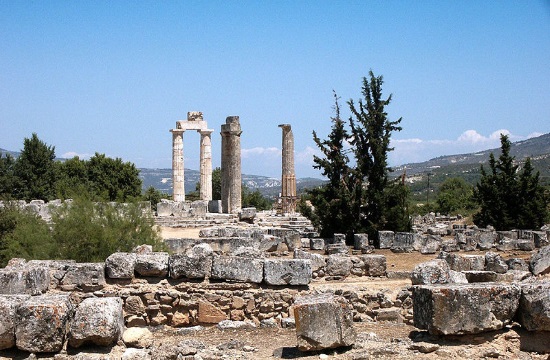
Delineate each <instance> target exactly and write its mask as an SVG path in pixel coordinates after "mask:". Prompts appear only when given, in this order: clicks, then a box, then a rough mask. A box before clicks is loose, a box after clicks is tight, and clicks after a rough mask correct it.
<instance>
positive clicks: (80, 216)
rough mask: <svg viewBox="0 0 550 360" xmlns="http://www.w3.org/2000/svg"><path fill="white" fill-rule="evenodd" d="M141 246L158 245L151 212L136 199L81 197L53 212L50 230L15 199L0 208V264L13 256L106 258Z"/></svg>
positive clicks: (160, 246) (99, 259) (26, 257)
mask: <svg viewBox="0 0 550 360" xmlns="http://www.w3.org/2000/svg"><path fill="white" fill-rule="evenodd" d="M141 244H150V245H153V246H154V247H155V249H156V250H159V249H161V248H162V244H161V238H160V235H159V233H158V231H157V230H156V228H155V227H154V220H153V218H152V215H151V214H150V213H149V212H147V211H144V209H143V208H142V207H141V206H140V204H139V203H129V204H113V203H94V202H92V201H90V200H89V199H86V198H82V197H79V198H76V199H75V200H74V201H72V202H70V203H69V202H67V203H65V204H64V205H63V206H61V207H60V208H59V209H58V210H56V211H55V212H54V214H53V216H52V225H51V228H50V226H49V225H48V224H46V222H44V220H42V219H41V218H40V217H38V216H37V215H36V214H34V213H32V212H30V211H27V210H23V209H19V208H18V207H17V206H15V204H14V203H7V204H6V206H5V207H3V208H0V265H1V266H5V264H6V263H7V261H8V260H9V259H11V258H13V257H22V258H25V259H73V260H76V261H79V262H93V261H104V260H105V258H107V256H109V255H110V254H112V253H114V252H117V251H131V250H132V249H133V248H134V247H135V246H137V245H141Z"/></svg>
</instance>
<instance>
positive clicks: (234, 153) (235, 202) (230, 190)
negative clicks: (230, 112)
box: [221, 116, 242, 214]
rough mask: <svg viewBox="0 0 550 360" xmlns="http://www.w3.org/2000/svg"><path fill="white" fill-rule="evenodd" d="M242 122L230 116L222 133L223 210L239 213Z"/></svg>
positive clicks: (223, 126)
mask: <svg viewBox="0 0 550 360" xmlns="http://www.w3.org/2000/svg"><path fill="white" fill-rule="evenodd" d="M241 134H242V131H241V124H240V123H239V117H238V116H228V117H227V118H226V120H225V124H223V125H222V127H221V135H222V166H221V176H222V211H223V212H224V213H226V214H238V213H239V211H240V210H241V181H242V174H241Z"/></svg>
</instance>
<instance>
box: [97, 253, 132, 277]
mask: <svg viewBox="0 0 550 360" xmlns="http://www.w3.org/2000/svg"><path fill="white" fill-rule="evenodd" d="M136 258H137V254H135V253H126V252H117V253H114V254H111V255H109V257H107V259H105V271H106V273H107V277H108V278H110V279H132V278H133V277H134V268H135V264H136Z"/></svg>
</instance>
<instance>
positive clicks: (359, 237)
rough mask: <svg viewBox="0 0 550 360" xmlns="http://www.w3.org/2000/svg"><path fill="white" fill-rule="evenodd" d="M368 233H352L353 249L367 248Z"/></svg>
mask: <svg viewBox="0 0 550 360" xmlns="http://www.w3.org/2000/svg"><path fill="white" fill-rule="evenodd" d="M369 246H370V244H369V235H368V234H353V248H354V249H355V250H363V249H366V248H369Z"/></svg>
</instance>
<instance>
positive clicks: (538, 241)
mask: <svg viewBox="0 0 550 360" xmlns="http://www.w3.org/2000/svg"><path fill="white" fill-rule="evenodd" d="M533 241H534V242H535V247H536V248H541V247H545V246H547V245H550V242H549V241H548V233H547V232H546V231H533Z"/></svg>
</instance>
